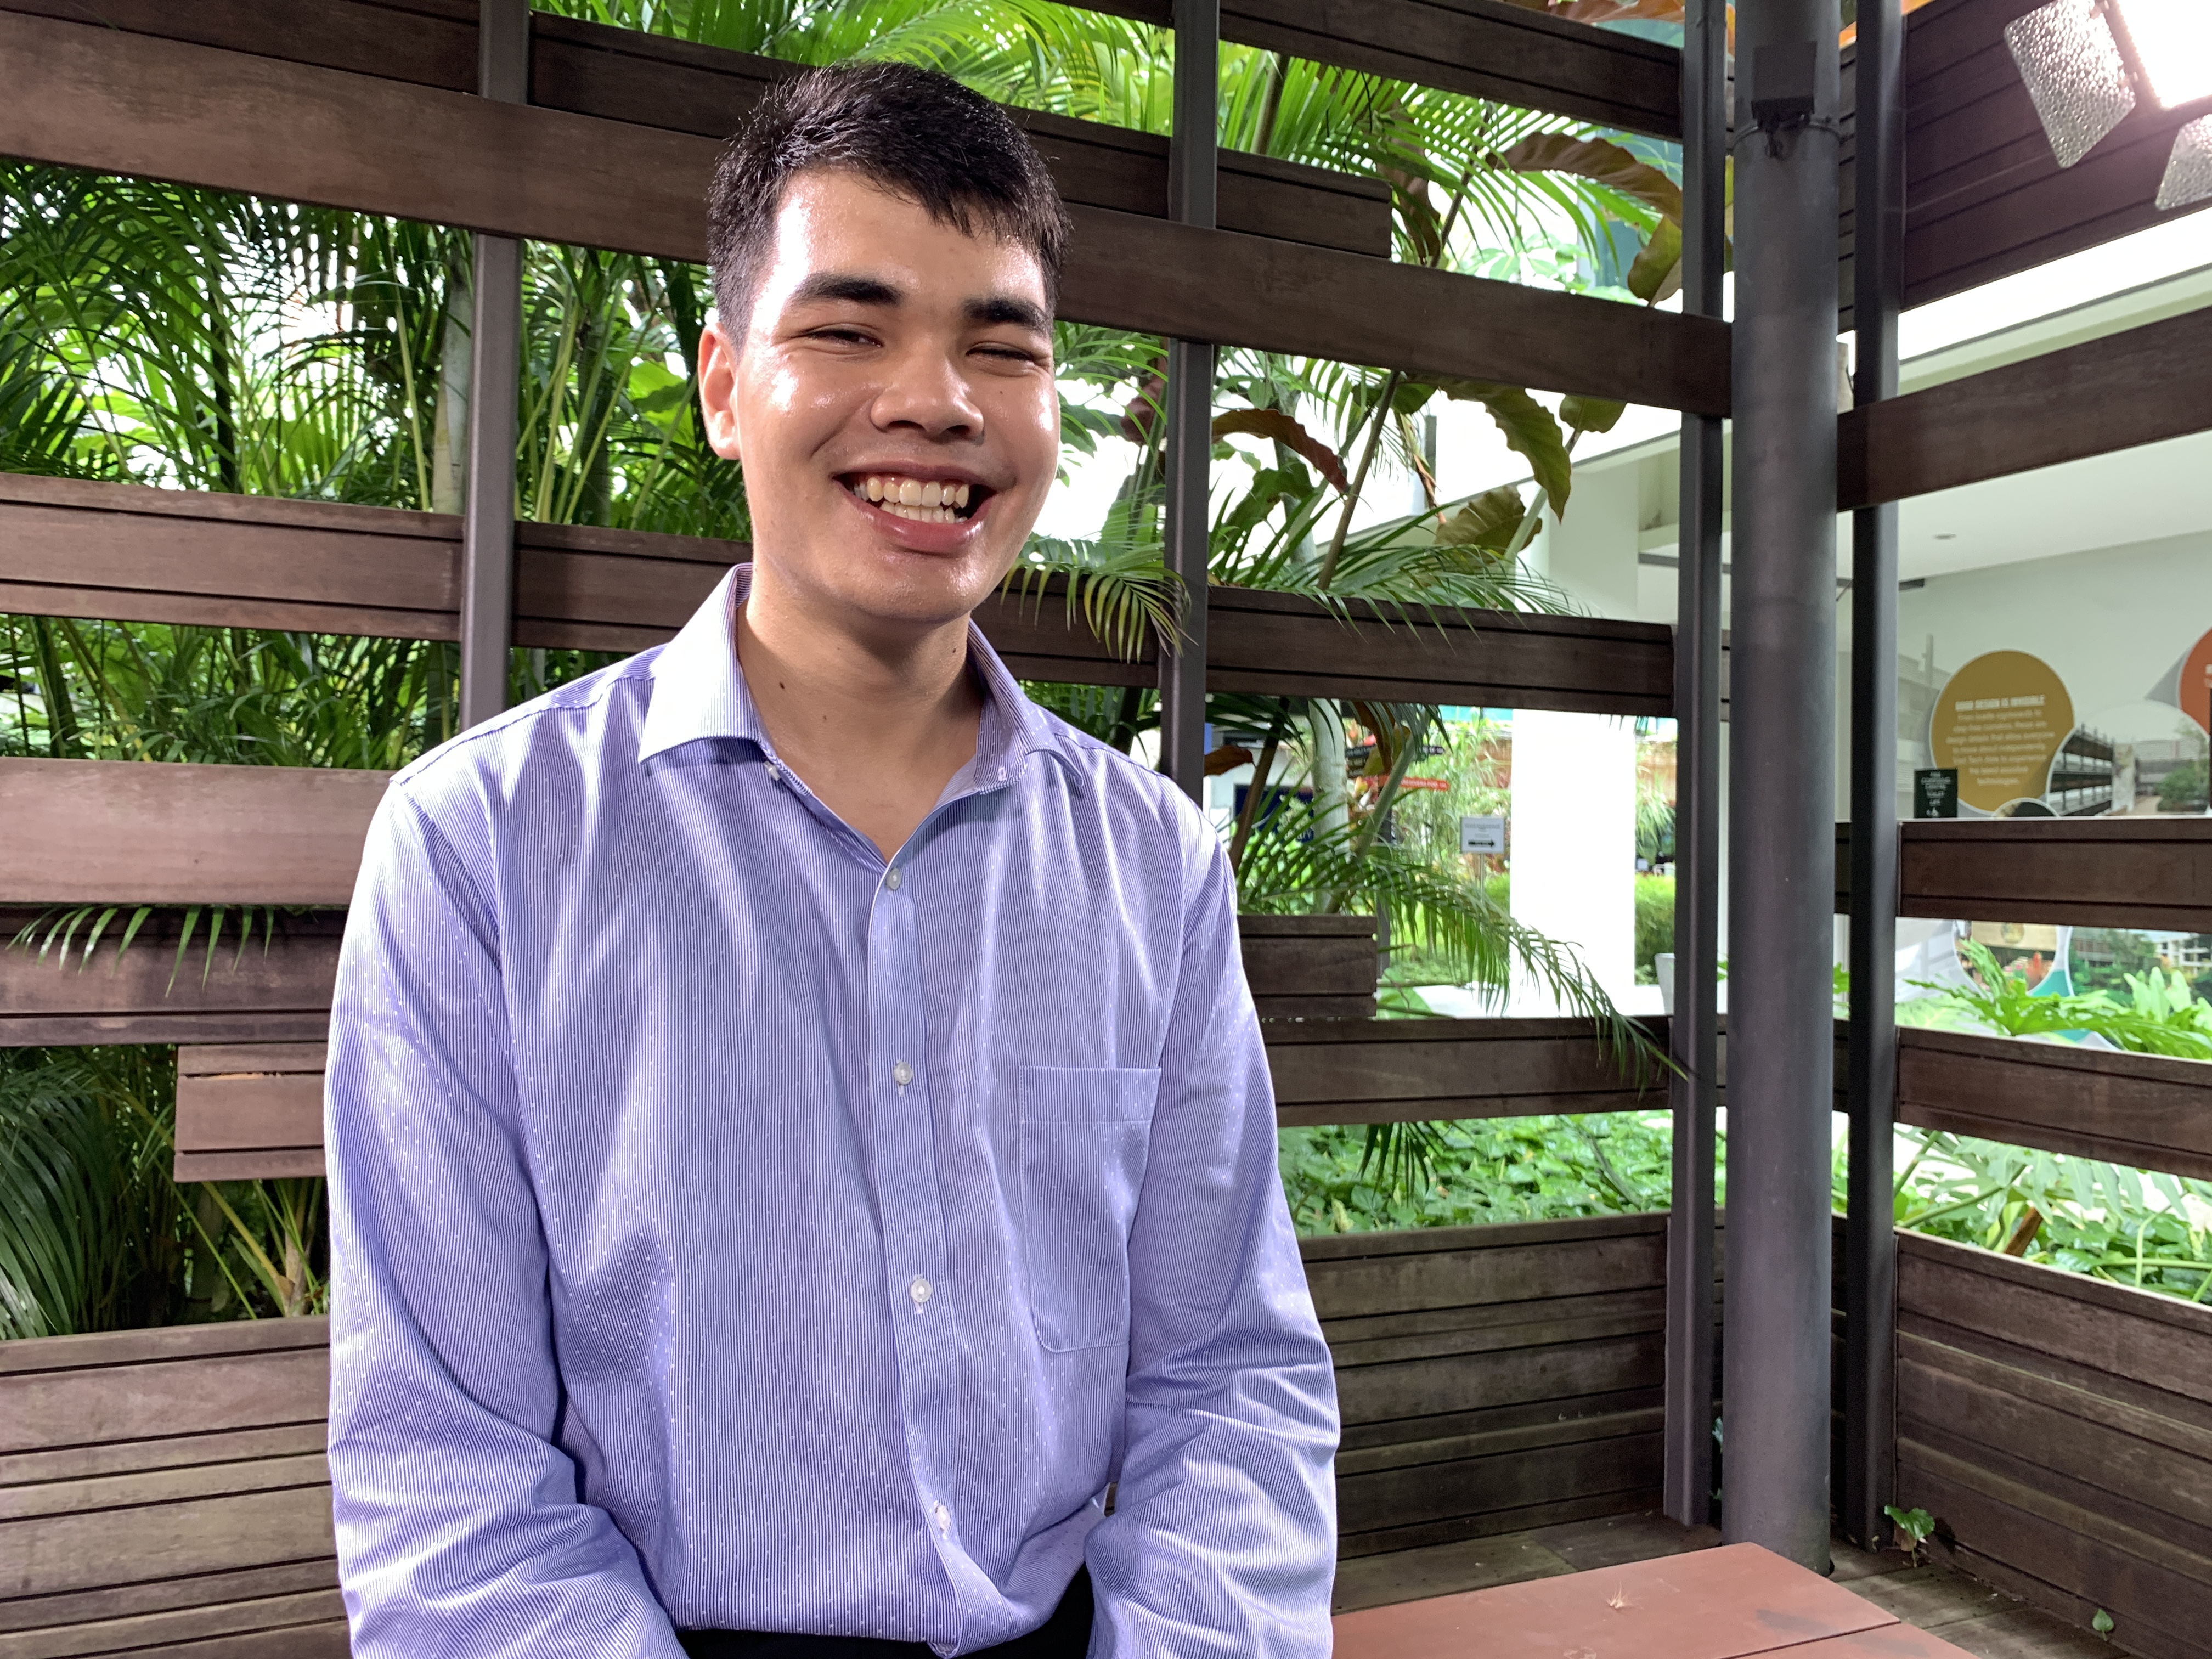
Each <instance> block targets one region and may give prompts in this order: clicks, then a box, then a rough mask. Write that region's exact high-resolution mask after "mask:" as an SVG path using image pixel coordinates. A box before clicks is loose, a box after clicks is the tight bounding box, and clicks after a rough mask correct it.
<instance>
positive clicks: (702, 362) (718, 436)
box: [699, 318, 744, 461]
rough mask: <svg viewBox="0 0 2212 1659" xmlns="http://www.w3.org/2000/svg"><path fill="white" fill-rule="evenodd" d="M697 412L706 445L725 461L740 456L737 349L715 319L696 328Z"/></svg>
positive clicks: (741, 449) (741, 446) (737, 458)
mask: <svg viewBox="0 0 2212 1659" xmlns="http://www.w3.org/2000/svg"><path fill="white" fill-rule="evenodd" d="M699 413H700V416H701V418H702V420H703V422H705V425H706V430H707V447H708V448H709V449H711V450H713V451H714V453H716V454H717V455H720V457H721V458H722V459H724V460H726V461H741V460H743V459H744V440H743V435H741V434H740V433H739V431H738V348H737V347H736V346H735V345H733V344H732V343H731V341H730V338H729V337H728V336H727V335H726V334H724V333H723V332H722V324H721V320H720V319H719V318H717V319H714V320H713V321H711V322H709V323H708V325H707V326H706V327H704V328H703V329H702V330H700V331H699Z"/></svg>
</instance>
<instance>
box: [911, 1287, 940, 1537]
mask: <svg viewBox="0 0 2212 1659" xmlns="http://www.w3.org/2000/svg"><path fill="white" fill-rule="evenodd" d="M906 1293H907V1294H908V1296H910V1297H913V1298H914V1305H915V1307H917V1308H919V1307H920V1306H921V1304H923V1303H925V1302H927V1301H928V1300H929V1298H930V1297H933V1296H935V1295H936V1294H937V1286H935V1285H933V1284H931V1283H930V1282H929V1281H928V1280H927V1279H924V1278H923V1277H922V1276H921V1274H920V1273H916V1274H915V1276H914V1280H913V1282H912V1283H911V1284H909V1285H908V1286H907V1287H906ZM944 1512H945V1506H944V1505H943V1504H939V1505H938V1513H939V1515H942V1514H943V1513H944Z"/></svg>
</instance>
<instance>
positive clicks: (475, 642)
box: [460, 0, 530, 727]
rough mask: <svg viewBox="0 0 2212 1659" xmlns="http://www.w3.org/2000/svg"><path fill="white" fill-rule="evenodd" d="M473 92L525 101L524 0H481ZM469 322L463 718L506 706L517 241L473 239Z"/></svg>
mask: <svg viewBox="0 0 2212 1659" xmlns="http://www.w3.org/2000/svg"><path fill="white" fill-rule="evenodd" d="M477 92H478V93H479V94H481V95H482V96H483V97H486V98H491V99H496V100H498V101H500V102H501V103H506V104H526V103H528V102H529V101H530V7H529V3H528V0H483V4H482V8H481V9H480V11H479V13H478V19H477ZM474 290H475V292H474V310H473V313H472V316H471V326H470V352H471V364H470V371H469V372H470V377H471V382H470V384H471V393H470V398H469V460H468V467H469V471H468V486H467V492H466V495H465V504H464V507H463V509H462V513H463V516H462V520H461V719H460V723H461V725H462V726H464V727H467V726H474V725H476V724H477V723H478V722H479V721H482V720H489V719H490V718H491V717H492V716H493V715H494V714H498V713H499V711H500V710H501V709H502V708H506V707H507V647H509V645H510V644H512V642H513V638H514V421H515V414H514V410H515V404H516V401H517V398H518V397H519V395H520V386H521V379H522V244H521V243H520V242H519V241H517V240H514V238H513V237H511V236H487V235H485V234H483V233H482V232H481V231H480V232H478V233H477V238H476V258H475V277H474Z"/></svg>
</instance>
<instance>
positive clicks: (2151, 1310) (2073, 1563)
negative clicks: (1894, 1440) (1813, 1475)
mask: <svg viewBox="0 0 2212 1659" xmlns="http://www.w3.org/2000/svg"><path fill="white" fill-rule="evenodd" d="M1898 1247H1899V1248H1898V1394H1897V1399H1898V1457H1899V1469H1898V1486H1899V1500H1898V1501H1899V1503H1900V1504H1906V1505H1918V1506H1920V1507H1923V1508H1925V1509H1926V1510H1929V1512H1930V1513H1931V1514H1932V1515H1934V1516H1935V1517H1936V1526H1937V1538H1938V1541H1939V1547H1941V1548H1942V1550H1944V1551H1945V1552H1947V1553H1949V1554H1950V1555H1951V1556H1952V1557H1953V1558H1954V1559H1956V1560H1957V1561H1958V1562H1959V1564H1960V1565H1963V1566H1965V1567H1966V1569H1967V1570H1968V1571H1972V1573H1974V1574H1975V1575H1976V1576H1977V1577H1982V1578H1984V1579H1986V1580H1987V1581H1988V1582H1990V1583H1994V1584H1996V1586H1997V1587H1998V1588H2000V1589H2006V1590H2009V1591H2011V1592H2013V1593H2014V1594H2015V1595H2025V1596H2027V1597H2028V1598H2029V1599H2031V1600H2033V1601H2038V1602H2039V1603H2041V1604H2042V1605H2044V1606H2045V1607H2050V1608H2051V1609H2052V1610H2054V1611H2056V1612H2057V1613H2060V1614H2062V1615H2063V1616H2064V1617H2067V1618H2069V1620H2072V1621H2074V1622H2075V1623H2076V1624H2078V1625H2083V1626H2086V1625H2087V1624H2088V1622H2089V1620H2090V1617H2091V1615H2092V1614H2093V1613H2094V1611H2095V1610H2096V1609H2097V1608H2098V1607H2104V1608H2106V1609H2108V1610H2109V1611H2110V1612H2111V1613H2112V1617H2113V1619H2114V1620H2115V1621H2116V1623H2117V1626H2118V1628H2117V1630H2116V1632H2115V1635H2116V1636H2118V1635H2122V1634H2123V1633H2124V1639H2125V1641H2126V1644H2127V1645H2128V1647H2129V1649H2130V1650H2131V1651H2133V1652H2136V1653H2142V1654H2148V1655H2153V1656H2157V1659H2207V1656H2212V1638H2208V1636H2207V1634H2206V1632H2208V1631H2212V1365H2208V1364H2207V1363H2206V1356H2207V1355H2208V1354H2212V1309H2207V1308H2203V1307H2197V1306H2195V1305H2192V1304H2188V1303H2185V1302H2183V1301H2181V1300H2180V1299H2179V1298H2178V1297H2164V1296H2157V1295H2154V1294H2152V1293H2150V1292H2148V1291H2137V1290H2133V1289H2130V1288H2128V1287H2125V1286H2122V1285H2111V1284H2106V1283H2104V1282H2102V1281H2100V1280H2097V1279H2089V1278H2087V1277H2085V1276H2083V1275H2080V1274H2075V1273H2062V1272H2060V1271H2058V1270H2057V1269H2054V1268H2049V1267H2037V1266H2033V1265H2031V1264H2028V1263H2025V1262H2021V1261H2014V1260H2013V1259H2012V1258H2010V1257H2008V1256H2003V1255H1996V1254H1995V1253H1993V1252H1990V1251H1984V1250H1975V1249H1969V1248H1967V1247H1966V1246H1963V1245H1958V1244H1953V1243H1947V1242H1945V1241H1942V1240H1940V1239H1933V1238H1928V1237H1922V1236H1920V1235H1917V1234H1913V1233H1901V1234H1900V1235H1899V1240H1898Z"/></svg>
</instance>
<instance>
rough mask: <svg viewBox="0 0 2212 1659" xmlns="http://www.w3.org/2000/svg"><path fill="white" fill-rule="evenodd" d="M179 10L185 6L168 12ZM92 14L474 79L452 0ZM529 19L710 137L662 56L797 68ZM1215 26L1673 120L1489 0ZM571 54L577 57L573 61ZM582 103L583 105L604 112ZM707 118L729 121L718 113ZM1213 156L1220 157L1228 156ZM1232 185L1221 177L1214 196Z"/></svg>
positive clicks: (33, 7) (288, 52)
mask: <svg viewBox="0 0 2212 1659" xmlns="http://www.w3.org/2000/svg"><path fill="white" fill-rule="evenodd" d="M0 9H6V10H12V11H22V12H27V13H32V14H34V15H41V16H48V17H64V18H66V17H72V16H82V15H83V13H82V5H81V4H80V3H77V0H6V3H5V4H4V6H0ZM1086 9H1089V10H1092V11H1103V12H1106V13H1109V14H1111V15H1116V16H1122V17H1133V18H1137V19H1139V20H1140V21H1145V22H1149V23H1153V24H1157V25H1158V26H1159V27H1169V26H1170V23H1171V21H1172V17H1171V12H1170V7H1169V5H1168V3H1167V0H1094V3H1092V4H1091V6H1089V7H1088V8H1086ZM176 11H182V12H184V13H186V14H187V15H182V16H179V15H172V13H173V12H176ZM100 17H101V19H102V20H103V21H106V22H108V23H109V24H111V25H112V26H113V27H118V28H124V29H128V30H131V31H132V32H134V33H147V34H156V35H162V36H167V37H168V38H172V39H176V40H195V41H197V42H199V43H200V44H202V45H205V46H228V47H233V48H235V49H238V50H241V51H246V52H264V53H266V54H267V55H269V56H270V57H276V58H284V59H286V60H288V61H291V62H295V63H310V64H321V65H323V66H324V67H325V68H330V69H344V70H356V71H359V72H362V73H365V74H371V75H385V76H391V77H392V78H393V79H395V80H404V81H415V82H421V83H422V84H424V85H428V86H440V87H446V88H450V89H452V90H453V91H456V92H466V91H470V90H471V89H473V88H474V87H475V85H476V61H477V48H476V27H475V22H476V20H475V16H474V14H473V13H472V12H471V11H470V10H469V9H468V8H467V6H466V5H465V3H463V0H406V3H404V4H398V3H386V0H323V3H320V4H317V5H313V6H307V5H301V4H298V3H296V0H199V3H197V4H195V5H193V6H191V7H189V8H173V7H170V6H167V5H166V4H165V3H164V0H103V3H102V4H101V6H100ZM278 23H281V24H283V25H284V27H283V28H282V29H281V30H278V29H276V28H274V27H272V25H273V24H278ZM532 23H533V25H534V30H533V33H534V34H535V37H536V38H535V40H533V43H532V44H533V46H534V48H535V50H534V52H533V54H532V56H533V62H532V75H531V96H532V99H533V100H535V101H537V102H539V103H544V104H548V105H551V106H555V107H560V108H567V107H571V106H574V100H576V97H577V94H576V93H575V92H574V90H573V87H574V82H576V81H577V80H578V79H580V78H584V77H585V76H588V80H587V82H586V84H587V86H589V87H590V88H591V89H592V91H594V92H596V93H598V94H599V96H600V97H602V98H606V97H612V96H617V95H619V94H623V93H626V92H629V91H630V84H629V81H628V80H627V79H626V78H623V77H621V76H618V74H617V71H615V70H611V69H609V68H608V67H607V66H605V65H599V64H590V63H589V61H588V58H589V55H590V54H593V53H598V54H605V55H613V54H617V53H619V54H621V55H623V56H624V57H628V58H633V59H635V60H637V62H638V63H639V64H641V65H642V66H649V68H650V70H651V71H653V73H652V75H651V76H650V78H649V79H648V78H647V75H645V74H643V73H640V72H635V71H634V72H633V73H634V74H635V78H636V79H637V80H638V81H640V82H644V83H645V84H647V86H649V87H659V88H667V90H666V92H665V94H664V95H665V100H666V101H667V102H669V103H671V104H674V105H676V106H678V109H680V110H682V111H683V113H682V114H681V115H680V116H678V115H674V114H670V113H662V114H659V115H658V116H654V117H652V118H653V119H656V120H659V121H664V122H672V121H675V120H678V119H682V120H684V121H688V122H691V123H694V124H696V125H695V130H696V131H704V132H712V133H714V134H715V135H716V136H718V137H719V136H720V134H722V133H725V132H727V131H729V125H730V124H727V123H726V124H725V125H720V126H719V127H718V126H716V125H714V123H715V122H716V121H717V120H725V121H726V114H725V106H723V104H722V103H720V102H719V101H717V100H714V99H712V98H711V97H709V96H708V95H706V90H705V88H700V87H697V86H696V85H695V86H684V85H682V84H680V82H679V83H678V84H677V85H673V86H671V84H670V83H671V82H678V77H676V76H671V74H670V73H669V70H671V69H672V68H675V67H678V66H683V67H688V68H692V69H694V70H708V71H712V72H714V73H715V75H716V76H717V78H720V77H730V78H738V77H742V76H747V75H749V74H750V76H756V77H757V78H761V79H765V78H766V76H767V75H768V74H772V73H778V72H781V73H789V72H791V70H793V68H795V67H796V66H795V65H789V64H780V63H777V62H775V60H773V59H767V58H752V57H749V56H748V55H746V54H744V53H742V52H729V51H726V50H723V49H721V48H718V47H712V46H696V45H693V44H691V43H690V42H688V41H682V40H671V39H669V38H668V37H665V36H661V35H653V34H646V33H635V32H633V31H630V30H615V29H606V28H602V27H596V26H594V25H592V24H587V23H579V22H576V21H574V20H572V19H568V18H565V17H555V16H551V15H547V14H545V13H543V12H541V13H539V14H538V15H536V16H535V17H533V18H532ZM1221 32H1222V36H1223V38H1224V39H1225V40H1231V41H1235V42H1237V43H1238V44H1240V45H1244V46H1264V47H1267V49H1269V50H1271V51H1291V52H1296V53H1297V55H1298V56H1300V57H1304V58H1310V59H1311V60H1312V61H1314V62H1316V63H1321V64H1335V65H1337V66H1340V67H1342V68H1346V69H1354V70H1366V71H1368V72H1370V73H1374V74H1381V75H1388V76H1391V77H1393V78H1395V79H1398V80H1407V81H1413V82H1417V83H1419V84H1421V85H1425V86H1435V87H1440V88H1445V89H1447V90H1455V91H1462V92H1469V93H1472V94H1475V95H1476V96H1480V97H1486V98H1497V99H1502V100H1505V101H1507V102H1511V103H1515V104H1517V105H1519V106H1522V107H1523V108H1527V109H1535V110H1544V111H1548V112H1552V113H1554V114H1560V115H1570V116H1575V117H1578V118H1584V119H1589V120H1595V121H1602V122H1605V123H1607V124H1608V125H1619V126H1625V127H1628V128H1630V129H1631V130H1632V131H1638V132H1650V133H1652V134H1654V135H1656V136H1657V137H1679V136H1680V131H1681V114H1680V93H1679V87H1678V83H1679V82H1680V69H1679V67H1678V61H1679V54H1677V53H1676V52H1674V51H1673V50H1672V49H1671V48H1669V47H1666V46H1659V45H1656V44H1655V43H1653V42H1650V41H1646V40H1637V39H1634V38H1632V37H1628V36H1624V35H1621V34H1618V33H1610V32H1607V31H1604V30H1600V29H1596V28H1593V27H1589V26H1588V25H1586V24H1577V23H1568V22H1565V21H1560V20H1559V19H1555V18H1550V17H1545V16H1543V15H1541V14H1535V15H1532V14H1530V13H1529V12H1528V11H1527V10H1525V9H1521V8H1517V7H1511V6H1506V5H1501V4H1497V3H1492V0H1365V3H1364V4H1363V5H1361V6H1359V7H1357V8H1351V9H1346V8H1341V7H1333V6H1330V5H1328V4H1327V3H1326V0H1230V3H1228V4H1227V5H1225V6H1224V7H1223V9H1222V19H1221ZM272 37H275V38H272ZM1293 41H1294V42H1295V44H1294V45H1293V44H1290V43H1291V42H1293ZM579 59H584V60H585V62H584V63H583V64H579V62H578V60H579ZM594 71H595V72H594ZM700 78H701V79H703V78H704V77H703V76H702V77H700ZM687 94H688V95H687ZM586 109H587V112H590V113H594V114H600V113H607V111H605V110H604V109H600V108H595V107H591V106H586ZM626 118H647V116H646V115H645V114H644V113H643V112H638V113H636V114H635V115H632V116H629V117H626ZM1223 161H1224V163H1225V165H1226V164H1227V163H1228V162H1229V161H1230V157H1229V156H1228V155H1225V156H1224V157H1223ZM1227 194H1228V191H1227V181H1226V180H1225V181H1224V197H1225V199H1224V204H1223V205H1224V208H1225V210H1226V208H1227V205H1228V204H1227V200H1226V197H1227Z"/></svg>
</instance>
